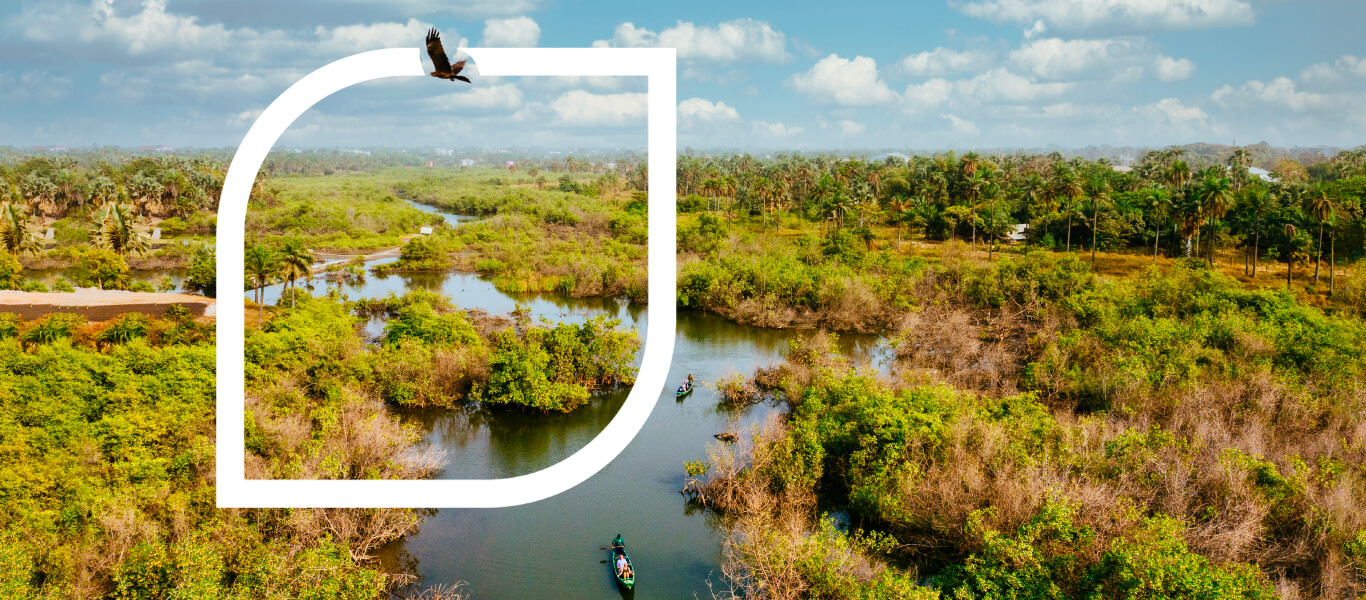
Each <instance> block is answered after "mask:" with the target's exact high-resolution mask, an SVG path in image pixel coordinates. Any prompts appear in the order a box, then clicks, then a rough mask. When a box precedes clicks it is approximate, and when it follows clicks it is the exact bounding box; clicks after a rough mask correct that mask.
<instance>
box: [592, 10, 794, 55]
mask: <svg viewBox="0 0 1366 600" xmlns="http://www.w3.org/2000/svg"><path fill="white" fill-rule="evenodd" d="M593 47H594V48H614V47H615V48H652V47H661V48H677V49H678V58H680V59H682V60H706V61H712V62H716V63H722V64H725V63H732V62H738V61H754V62H769V63H777V62H784V61H786V60H788V59H789V58H790V55H789V54H788V53H787V36H786V35H784V34H783V32H781V31H778V30H776V29H774V28H773V26H772V25H769V24H768V23H767V22H765V21H756V20H754V19H735V20H734V21H726V22H724V23H718V24H717V25H715V26H706V25H702V26H698V25H696V24H693V23H691V22H688V21H679V22H678V23H677V24H676V25H674V26H673V27H670V28H668V29H665V30H663V31H659V32H654V31H650V30H649V29H645V28H644V27H636V26H635V24H634V23H629V22H628V23H622V24H621V25H618V26H617V28H616V31H615V32H614V35H613V36H612V39H610V40H598V41H596V42H593Z"/></svg>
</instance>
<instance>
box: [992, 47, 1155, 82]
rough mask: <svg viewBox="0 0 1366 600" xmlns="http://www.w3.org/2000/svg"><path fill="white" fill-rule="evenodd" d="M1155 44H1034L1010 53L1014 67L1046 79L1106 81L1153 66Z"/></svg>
mask: <svg viewBox="0 0 1366 600" xmlns="http://www.w3.org/2000/svg"><path fill="white" fill-rule="evenodd" d="M1152 55H1153V51H1152V48H1151V44H1149V43H1148V42H1145V41H1143V40H1063V39H1059V38H1047V39H1041V40H1034V41H1031V42H1028V43H1026V44H1024V45H1023V46H1020V47H1019V48H1018V49H1016V50H1014V51H1013V52H1011V53H1010V63H1011V64H1012V65H1013V66H1015V68H1016V69H1019V70H1020V71H1022V72H1025V73H1029V74H1031V75H1034V76H1036V77H1040V78H1043V79H1075V78H1092V79H1104V78H1111V77H1115V76H1117V75H1120V74H1123V73H1124V72H1125V70H1127V69H1128V68H1129V67H1132V66H1134V65H1135V64H1139V63H1145V62H1149V61H1150V60H1151V57H1152Z"/></svg>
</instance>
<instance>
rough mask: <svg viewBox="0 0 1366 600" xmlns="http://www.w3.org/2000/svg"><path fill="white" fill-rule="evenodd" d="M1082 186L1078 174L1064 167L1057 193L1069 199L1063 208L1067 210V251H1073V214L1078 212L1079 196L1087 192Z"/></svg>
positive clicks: (1058, 181)
mask: <svg viewBox="0 0 1366 600" xmlns="http://www.w3.org/2000/svg"><path fill="white" fill-rule="evenodd" d="M1085 193H1086V192H1085V190H1083V189H1082V187H1081V182H1080V181H1077V176H1076V174H1074V173H1073V172H1072V171H1071V170H1070V169H1064V170H1062V171H1061V172H1060V173H1059V174H1058V178H1057V195H1058V196H1059V197H1061V198H1066V199H1067V204H1066V206H1064V207H1063V209H1064V210H1065V211H1066V212H1067V251H1068V252H1071V251H1072V215H1073V214H1074V213H1075V212H1076V203H1077V198H1080V197H1082V195H1083V194H1085Z"/></svg>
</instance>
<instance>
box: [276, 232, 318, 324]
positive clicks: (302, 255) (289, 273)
mask: <svg viewBox="0 0 1366 600" xmlns="http://www.w3.org/2000/svg"><path fill="white" fill-rule="evenodd" d="M279 258H280V275H281V276H282V277H284V279H285V281H287V282H289V290H290V294H289V307H290V308H294V296H295V293H296V292H297V291H298V287H297V286H296V285H295V280H297V279H299V278H300V277H306V276H308V274H309V272H310V269H311V268H312V267H313V253H312V252H310V251H309V250H307V249H306V248H304V244H303V242H301V241H299V238H290V239H288V240H285V243H284V244H282V245H281V246H280V253H279Z"/></svg>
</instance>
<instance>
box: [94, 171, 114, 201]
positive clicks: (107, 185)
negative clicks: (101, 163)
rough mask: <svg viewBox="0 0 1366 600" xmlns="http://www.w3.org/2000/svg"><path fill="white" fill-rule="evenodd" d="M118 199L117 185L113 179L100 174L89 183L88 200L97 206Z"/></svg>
mask: <svg viewBox="0 0 1366 600" xmlns="http://www.w3.org/2000/svg"><path fill="white" fill-rule="evenodd" d="M118 199H119V186H118V184H117V183H114V180H113V179H110V178H108V177H104V176H100V177H96V178H95V180H94V181H92V182H91V183H90V202H91V203H92V204H94V205H95V206H97V207H101V206H104V205H105V204H109V203H110V202H116V201H118Z"/></svg>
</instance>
